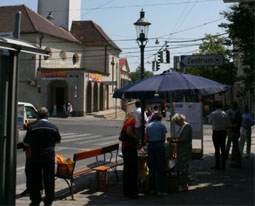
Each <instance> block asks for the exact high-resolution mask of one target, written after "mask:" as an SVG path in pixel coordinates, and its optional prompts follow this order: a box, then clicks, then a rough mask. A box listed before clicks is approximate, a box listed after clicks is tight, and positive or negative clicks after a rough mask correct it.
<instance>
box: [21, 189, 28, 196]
mask: <svg viewBox="0 0 255 206" xmlns="http://www.w3.org/2000/svg"><path fill="white" fill-rule="evenodd" d="M20 195H21V196H29V195H30V192H29V190H28V189H26V190H24V191H23V192H22V193H20Z"/></svg>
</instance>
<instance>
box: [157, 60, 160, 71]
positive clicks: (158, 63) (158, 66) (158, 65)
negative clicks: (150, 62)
mask: <svg viewBox="0 0 255 206" xmlns="http://www.w3.org/2000/svg"><path fill="white" fill-rule="evenodd" d="M158 70H160V62H159V61H156V71H158Z"/></svg>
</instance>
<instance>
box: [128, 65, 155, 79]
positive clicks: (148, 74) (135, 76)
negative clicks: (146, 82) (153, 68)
mask: <svg viewBox="0 0 255 206" xmlns="http://www.w3.org/2000/svg"><path fill="white" fill-rule="evenodd" d="M151 76H153V72H150V71H146V70H145V71H144V78H147V77H151ZM130 77H131V81H132V82H135V81H138V80H140V77H141V69H140V67H137V68H136V70H135V71H134V72H130Z"/></svg>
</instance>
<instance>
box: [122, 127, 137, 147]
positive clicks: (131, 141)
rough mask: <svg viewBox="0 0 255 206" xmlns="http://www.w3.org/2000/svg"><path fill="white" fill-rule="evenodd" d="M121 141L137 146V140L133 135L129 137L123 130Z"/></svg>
mask: <svg viewBox="0 0 255 206" xmlns="http://www.w3.org/2000/svg"><path fill="white" fill-rule="evenodd" d="M119 140H120V141H123V142H127V143H129V144H133V145H137V143H138V142H137V139H136V138H135V137H133V136H131V135H129V134H128V133H127V132H126V131H124V130H121V132H120V136H119Z"/></svg>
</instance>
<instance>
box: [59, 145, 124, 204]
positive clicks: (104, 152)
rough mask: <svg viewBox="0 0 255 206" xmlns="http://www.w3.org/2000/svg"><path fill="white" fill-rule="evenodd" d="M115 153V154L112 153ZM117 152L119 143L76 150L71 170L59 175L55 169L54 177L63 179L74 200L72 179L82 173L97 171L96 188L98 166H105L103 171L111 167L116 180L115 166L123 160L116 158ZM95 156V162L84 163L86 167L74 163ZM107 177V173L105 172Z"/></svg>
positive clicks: (97, 183)
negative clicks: (80, 150)
mask: <svg viewBox="0 0 255 206" xmlns="http://www.w3.org/2000/svg"><path fill="white" fill-rule="evenodd" d="M114 153H116V154H114ZM118 153H119V144H114V145H109V146H106V147H102V148H96V149H92V150H88V151H82V152H77V153H74V154H73V168H72V171H70V173H69V175H60V173H59V172H58V170H57V173H56V174H55V177H56V178H61V179H64V180H65V181H66V183H67V185H68V188H69V190H70V194H71V197H72V200H74V196H73V183H74V180H75V179H76V178H78V177H80V176H82V175H85V174H88V173H90V172H92V171H98V172H96V178H97V179H96V181H97V182H96V185H97V189H98V185H99V182H98V181H99V180H98V175H99V174H98V173H99V172H100V168H99V166H105V168H104V170H105V169H106V167H107V170H106V171H104V172H106V173H107V172H108V169H113V170H114V173H115V175H116V178H117V180H118V173H117V166H118V165H122V164H123V160H118ZM93 157H95V162H93V163H92V164H88V165H86V167H78V168H77V167H76V164H77V162H78V161H81V160H86V159H89V158H93ZM105 176H106V178H107V174H105ZM105 184H107V179H105ZM106 186H107V185H104V188H106Z"/></svg>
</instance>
